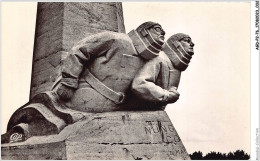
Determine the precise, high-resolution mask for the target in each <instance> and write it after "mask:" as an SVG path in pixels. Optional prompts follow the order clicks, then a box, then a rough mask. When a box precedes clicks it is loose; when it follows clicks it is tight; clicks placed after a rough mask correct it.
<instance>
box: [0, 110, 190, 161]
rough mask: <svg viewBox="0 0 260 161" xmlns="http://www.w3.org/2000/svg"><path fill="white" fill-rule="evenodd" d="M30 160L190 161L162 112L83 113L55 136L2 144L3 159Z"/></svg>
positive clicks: (167, 118) (168, 120)
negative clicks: (186, 160)
mask: <svg viewBox="0 0 260 161" xmlns="http://www.w3.org/2000/svg"><path fill="white" fill-rule="evenodd" d="M47 147H48V148H47ZM48 153H49V155H48ZM55 153H56V154H55ZM29 158H31V159H70V160H101V159H102V160H103V159H113V160H117V159H120V160H125V159H130V160H141V159H145V160H148V159H149V160H150V159H151V160H169V159H180V160H183V159H190V158H189V155H188V153H187V151H186V149H185V147H184V145H183V143H182V141H181V139H180V137H179V135H178V133H177V131H176V130H175V128H174V126H173V124H172V123H171V121H170V119H169V117H168V116H167V114H166V112H165V111H153V112H147V111H139V112H129V111H124V112H107V113H96V114H91V113H85V117H84V118H83V119H81V120H80V121H78V122H76V123H74V124H71V125H68V126H67V127H65V128H64V129H63V130H62V131H61V132H60V133H59V134H57V135H49V136H34V137H31V138H29V139H28V140H26V141H24V142H19V143H9V144H2V159H29Z"/></svg>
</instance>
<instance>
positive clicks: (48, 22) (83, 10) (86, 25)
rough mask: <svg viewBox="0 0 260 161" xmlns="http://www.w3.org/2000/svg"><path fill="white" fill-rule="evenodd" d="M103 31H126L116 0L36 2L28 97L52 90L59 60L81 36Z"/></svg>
mask: <svg viewBox="0 0 260 161" xmlns="http://www.w3.org/2000/svg"><path fill="white" fill-rule="evenodd" d="M102 31H115V32H123V33H125V27H124V19H123V11H122V4H121V3H119V2H100V3H97V2H92V3H83V2H82V3H70V2H56V3H48V2H47V3H45V2H44V3H42V2H39V3H38V8H37V20H36V31H35V41H34V53H33V67H32V77H31V90H30V99H31V98H32V97H33V96H35V95H36V94H38V93H40V92H44V91H49V90H51V87H52V85H53V83H54V82H55V80H56V79H57V77H59V76H60V64H61V61H62V60H63V59H64V58H65V57H66V56H67V53H68V51H69V50H70V49H71V47H72V46H73V45H74V44H75V43H77V42H78V41H79V40H81V39H82V38H84V37H86V36H88V35H91V34H95V33H98V32H102Z"/></svg>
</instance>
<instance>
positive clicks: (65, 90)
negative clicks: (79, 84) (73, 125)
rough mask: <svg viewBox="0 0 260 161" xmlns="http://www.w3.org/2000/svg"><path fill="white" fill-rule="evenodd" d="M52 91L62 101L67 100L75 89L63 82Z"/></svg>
mask: <svg viewBox="0 0 260 161" xmlns="http://www.w3.org/2000/svg"><path fill="white" fill-rule="evenodd" d="M54 91H55V92H56V94H57V95H58V96H59V99H61V100H63V101H68V100H70V99H71V97H72V96H73V94H74V91H75V89H74V88H71V87H68V86H65V85H63V84H60V85H59V86H58V87H57V88H55V89H54Z"/></svg>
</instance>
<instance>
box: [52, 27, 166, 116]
mask: <svg viewBox="0 0 260 161" xmlns="http://www.w3.org/2000/svg"><path fill="white" fill-rule="evenodd" d="M164 34H165V33H164V31H163V30H162V28H161V26H160V25H159V24H157V23H154V22H145V23H143V24H142V25H140V26H139V27H138V28H137V29H136V30H133V31H131V32H130V33H129V36H128V35H126V34H122V33H115V32H103V33H99V34H96V35H92V36H90V37H87V38H85V39H83V40H82V41H80V42H79V43H78V44H77V45H76V46H74V47H73V49H72V51H71V53H70V54H69V56H68V57H67V59H65V61H64V63H63V66H62V77H61V79H60V80H59V81H58V82H57V84H55V85H54V91H55V93H57V95H58V96H59V99H60V100H62V101H63V103H64V104H65V105H66V106H67V107H68V108H70V109H73V110H77V111H84V112H108V111H118V110H121V106H122V104H123V103H124V100H125V97H127V96H126V95H125V93H126V92H127V91H128V90H129V88H130V85H131V83H132V80H133V78H134V76H135V74H136V72H137V71H138V70H139V68H140V67H142V66H143V64H144V63H145V61H146V60H149V59H152V58H154V57H155V56H158V53H159V52H160V50H161V47H162V45H163V43H164Z"/></svg>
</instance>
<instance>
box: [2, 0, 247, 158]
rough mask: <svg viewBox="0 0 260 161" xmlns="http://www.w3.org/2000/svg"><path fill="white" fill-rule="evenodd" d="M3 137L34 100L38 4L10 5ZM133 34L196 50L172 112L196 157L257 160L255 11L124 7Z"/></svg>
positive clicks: (5, 25)
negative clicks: (241, 154) (152, 31)
mask: <svg viewBox="0 0 260 161" xmlns="http://www.w3.org/2000/svg"><path fill="white" fill-rule="evenodd" d="M1 5H2V8H1V16H2V17H1V21H2V22H1V25H2V26H1V29H2V30H1V41H2V42H1V53H2V55H1V78H2V79H1V87H2V91H1V107H2V108H1V110H2V111H1V114H2V116H1V133H2V134H3V133H5V131H6V126H7V123H8V120H9V118H10V117H11V115H12V114H13V112H14V111H15V110H16V109H18V108H19V107H20V106H22V105H24V104H25V103H27V102H28V100H29V91H30V81H31V69H32V54H33V44H34V32H35V20H36V7H37V3H36V2H22V3H21V2H20V3H19V2H11V3H10V2H2V4H1ZM123 12H124V21H125V28H126V32H129V31H130V30H132V29H135V28H136V27H137V26H139V25H140V24H141V23H143V22H145V21H155V22H158V23H160V24H161V25H162V27H163V29H164V30H165V31H166V36H165V37H166V40H167V39H168V38H169V37H170V36H171V35H173V34H175V33H179V32H182V33H186V34H189V35H190V36H191V38H192V40H193V42H194V43H195V47H194V51H195V55H194V56H193V58H192V60H191V63H190V65H189V67H188V68H187V70H186V71H184V72H183V73H182V76H181V81H180V85H179V89H178V91H179V93H180V99H179V100H178V101H177V102H176V103H174V104H171V105H168V106H167V108H166V111H167V113H168V115H169V117H170V119H171V121H172V123H173V125H174V126H175V128H176V130H177V132H178V134H179V135H180V137H181V139H182V141H183V144H184V146H185V147H186V149H187V151H188V152H189V153H193V152H194V151H199V150H200V151H202V152H203V153H204V154H205V153H208V152H210V151H217V152H225V153H227V152H230V151H235V150H237V149H242V150H245V151H246V152H247V153H250V3H249V2H185V3H183V2H182V3H181V2H174V3H173V2H165V3H158V2H150V3H147V2H143V3H140V2H138V3H137V2H123Z"/></svg>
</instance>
